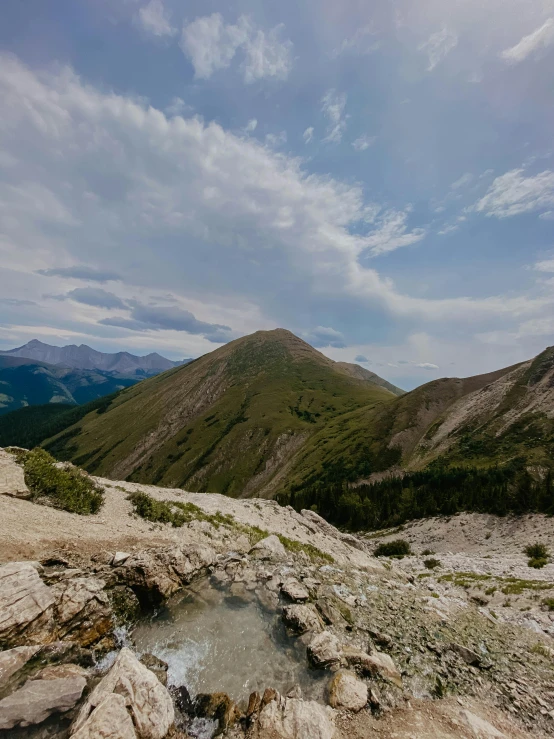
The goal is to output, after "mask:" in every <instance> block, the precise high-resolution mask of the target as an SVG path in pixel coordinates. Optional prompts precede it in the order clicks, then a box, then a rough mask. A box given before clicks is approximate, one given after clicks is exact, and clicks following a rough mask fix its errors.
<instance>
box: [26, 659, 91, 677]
mask: <svg viewBox="0 0 554 739" xmlns="http://www.w3.org/2000/svg"><path fill="white" fill-rule="evenodd" d="M87 676H88V672H87V671H86V670H85V669H84V668H83V667H80V666H79V665H75V664H73V663H72V662H67V663H66V664H63V665H48V667H45V668H44V669H43V670H41V671H40V673H39V674H38V675H37V677H38V678H40V679H41V680H58V679H60V678H70V677H84V678H85V679H86V678H87Z"/></svg>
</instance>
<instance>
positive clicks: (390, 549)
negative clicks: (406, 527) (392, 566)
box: [373, 539, 412, 559]
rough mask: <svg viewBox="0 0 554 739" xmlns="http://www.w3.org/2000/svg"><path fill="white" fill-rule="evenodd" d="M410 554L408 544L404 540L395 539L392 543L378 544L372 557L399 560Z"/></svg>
mask: <svg viewBox="0 0 554 739" xmlns="http://www.w3.org/2000/svg"><path fill="white" fill-rule="evenodd" d="M411 553H412V550H411V547H410V544H409V543H408V542H407V541H406V539H395V540H394V541H388V542H384V543H383V544H379V546H378V547H377V549H375V551H374V552H373V555H374V556H375V557H398V558H400V559H401V558H402V557H405V556H406V555H407V554H411Z"/></svg>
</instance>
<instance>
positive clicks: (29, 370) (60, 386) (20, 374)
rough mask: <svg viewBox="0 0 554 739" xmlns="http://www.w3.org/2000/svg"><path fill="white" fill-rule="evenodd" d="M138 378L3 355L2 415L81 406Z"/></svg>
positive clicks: (0, 380) (0, 358) (0, 365)
mask: <svg viewBox="0 0 554 739" xmlns="http://www.w3.org/2000/svg"><path fill="white" fill-rule="evenodd" d="M138 381H139V378H125V377H119V376H117V375H114V374H113V373H111V372H104V371H102V370H84V369H73V368H69V367H59V366H54V365H51V364H46V363H45V362H37V361H36V360H33V359H24V358H19V357H10V356H5V355H3V356H0V414H3V413H8V412H9V411H13V410H17V409H18V408H24V407H26V406H30V405H43V404H45V403H63V404H81V403H87V402H89V401H90V400H94V399H96V398H100V397H102V396H103V395H109V394H111V393H114V392H116V391H117V390H121V389H122V388H126V387H130V386H131V385H134V384H135V383H137V382H138Z"/></svg>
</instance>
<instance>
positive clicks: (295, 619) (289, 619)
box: [283, 604, 323, 634]
mask: <svg viewBox="0 0 554 739" xmlns="http://www.w3.org/2000/svg"><path fill="white" fill-rule="evenodd" d="M283 621H284V622H285V624H286V626H287V627H288V628H289V629H291V630H292V631H294V632H296V633H297V634H305V633H306V632H307V631H321V629H322V628H323V625H322V623H321V619H320V618H319V616H318V614H317V612H316V610H315V609H314V608H312V606H307V605H300V604H295V605H292V606H285V607H284V608H283Z"/></svg>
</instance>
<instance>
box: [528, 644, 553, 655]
mask: <svg viewBox="0 0 554 739" xmlns="http://www.w3.org/2000/svg"><path fill="white" fill-rule="evenodd" d="M531 652H532V653H533V654H540V655H541V657H550V650H549V649H548V647H546V646H545V645H544V644H541V643H540V642H537V643H536V644H533V646H532V647H531Z"/></svg>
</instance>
